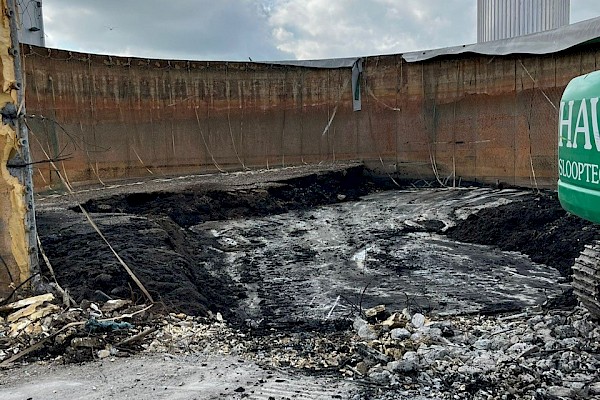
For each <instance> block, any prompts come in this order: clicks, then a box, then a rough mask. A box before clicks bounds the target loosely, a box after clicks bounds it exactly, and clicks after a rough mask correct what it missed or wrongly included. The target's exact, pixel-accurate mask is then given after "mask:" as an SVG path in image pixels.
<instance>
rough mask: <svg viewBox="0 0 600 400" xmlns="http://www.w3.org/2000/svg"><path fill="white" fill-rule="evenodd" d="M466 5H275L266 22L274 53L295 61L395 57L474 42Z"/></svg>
mask: <svg viewBox="0 0 600 400" xmlns="http://www.w3.org/2000/svg"><path fill="white" fill-rule="evenodd" d="M470 3H472V1H470V0H448V1H429V2H424V1H419V0H405V1H397V0H364V1H360V0H278V1H277V0H276V1H275V3H274V5H273V7H272V8H271V11H270V13H269V17H268V22H269V25H270V26H271V29H272V30H271V32H272V34H273V38H274V40H275V43H276V45H277V48H278V49H280V50H282V51H285V52H289V53H292V54H293V55H294V56H295V57H296V58H298V59H305V58H329V57H348V56H361V55H373V54H380V53H400V52H405V51H411V50H418V49H425V48H432V47H443V46H450V45H459V44H463V43H469V42H473V41H474V38H475V29H474V24H473V23H471V24H469V23H467V20H468V19H472V20H473V21H474V19H475V9H474V7H470V8H469V4H470ZM461 9H463V10H466V12H465V11H462V10H461ZM453 25H454V26H460V27H462V28H463V29H462V30H461V29H456V28H452V27H453ZM465 27H466V28H465Z"/></svg>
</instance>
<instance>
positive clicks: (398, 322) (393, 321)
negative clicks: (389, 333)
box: [381, 313, 406, 329]
mask: <svg viewBox="0 0 600 400" xmlns="http://www.w3.org/2000/svg"><path fill="white" fill-rule="evenodd" d="M381 325H382V326H387V327H388V328H390V329H395V328H404V326H406V319H405V318H404V316H403V315H402V314H400V313H393V314H392V315H390V316H389V318H388V319H386V320H385V321H383V322H382V323H381Z"/></svg>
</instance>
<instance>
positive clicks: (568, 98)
mask: <svg viewBox="0 0 600 400" xmlns="http://www.w3.org/2000/svg"><path fill="white" fill-rule="evenodd" d="M599 97H600V71H596V72H592V73H589V74H586V75H582V76H578V77H576V78H574V79H573V80H572V81H571V82H570V83H569V84H568V85H567V88H566V89H565V92H564V93H563V96H562V99H561V101H560V109H559V117H558V198H559V200H560V204H561V206H562V207H563V208H564V209H565V210H567V211H569V212H571V213H573V214H575V215H577V216H579V217H581V218H585V219H587V220H589V221H592V222H596V223H600V131H599V129H600V128H599V127H600V121H599V120H598V117H599V113H600V112H599V110H598V108H599V106H600V104H598V99H599Z"/></svg>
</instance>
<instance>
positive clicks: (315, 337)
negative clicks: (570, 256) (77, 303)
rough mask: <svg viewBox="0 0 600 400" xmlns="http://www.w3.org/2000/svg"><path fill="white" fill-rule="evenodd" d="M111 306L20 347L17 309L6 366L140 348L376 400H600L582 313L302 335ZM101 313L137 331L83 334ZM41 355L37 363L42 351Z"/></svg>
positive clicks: (53, 316) (599, 339)
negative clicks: (323, 382)
mask: <svg viewBox="0 0 600 400" xmlns="http://www.w3.org/2000/svg"><path fill="white" fill-rule="evenodd" d="M23 304H28V305H23ZM31 304H37V303H36V302H33V303H21V305H22V306H21V308H20V309H18V310H21V309H25V308H27V307H29V306H31ZM44 304H45V305H44ZM114 304H115V303H111V304H109V305H108V306H107V305H106V303H105V304H104V305H98V304H96V306H97V307H91V306H89V307H88V308H86V309H85V310H84V309H66V310H62V309H55V310H54V311H53V312H52V313H50V314H48V315H46V316H45V317H41V318H39V319H37V320H36V321H34V322H33V324H37V325H36V326H39V327H40V328H39V330H37V331H31V332H29V331H22V332H21V333H20V334H19V336H18V340H16V339H13V338H11V336H10V334H9V333H10V332H11V326H13V325H14V324H16V323H19V322H20V321H22V320H28V318H30V317H31V316H32V315H34V313H30V314H28V312H22V317H21V318H19V319H18V320H17V321H13V318H11V319H10V321H9V319H8V316H9V315H12V314H13V313H14V312H16V311H18V310H15V309H12V308H11V309H10V310H9V309H6V308H5V310H6V311H5V312H4V315H2V318H3V322H2V324H1V325H0V360H4V361H6V360H11V357H13V356H14V355H16V354H19V353H20V352H23V351H24V350H25V349H26V348H27V346H34V345H35V344H36V343H38V342H39V341H40V340H41V338H49V339H48V340H47V341H46V342H45V345H44V349H45V354H46V356H47V357H48V356H49V355H50V354H52V357H55V358H57V359H58V360H60V361H65V362H68V361H80V360H83V359H86V358H85V357H87V359H92V358H96V359H107V358H110V357H124V356H127V355H129V354H131V353H132V352H136V351H142V352H147V353H159V354H164V355H165V356H166V357H167V356H168V357H176V356H178V355H184V356H187V355H198V354H206V353H210V354H217V355H229V356H231V355H233V356H236V357H239V359H240V360H248V361H253V362H255V363H258V364H260V365H263V366H265V367H266V368H296V369H301V370H309V371H312V372H315V371H322V372H327V373H329V374H331V373H337V374H339V376H340V377H341V378H345V379H352V380H363V381H367V382H368V383H370V386H369V387H374V388H379V389H374V390H376V391H377V393H378V395H377V397H376V398H378V399H379V398H381V399H386V398H388V397H385V396H386V394H385V393H395V394H399V393H401V394H402V396H404V397H402V396H401V397H394V396H395V395H394V396H392V395H391V394H390V396H392V397H389V398H390V399H392V398H430V399H433V398H435V399H511V398H531V399H567V398H581V399H589V398H597V396H598V395H599V394H600V384H598V382H599V381H600V380H599V376H598V372H597V371H598V369H599V368H600V358H598V357H597V354H598V353H599V351H600V327H599V326H598V325H596V324H595V323H594V322H593V321H592V320H591V318H590V316H589V314H588V313H587V311H586V310H585V309H583V308H579V307H576V308H574V309H572V310H568V311H565V310H544V309H542V308H541V307H533V308H528V309H525V310H523V312H521V313H520V314H512V315H506V314H505V315H490V316H481V315H462V316H460V315H459V316H446V317H440V316H439V315H425V314H421V313H414V314H412V313H411V312H410V311H409V310H402V311H399V312H396V313H392V314H391V315H390V316H389V317H388V318H387V319H385V320H382V321H381V322H371V323H370V322H368V321H365V320H364V319H362V318H355V319H354V320H353V323H352V326H351V328H350V329H349V330H344V329H341V330H340V329H334V330H327V329H316V330H314V331H307V330H304V331H299V332H294V331H288V330H269V329H265V330H262V331H260V330H253V329H250V328H248V327H246V326H244V327H243V328H240V329H237V328H234V327H233V326H232V325H231V324H230V323H229V322H228V321H227V320H226V319H224V318H223V317H222V316H221V315H219V317H218V318H217V317H216V316H214V317H210V318H205V317H192V316H188V315H185V314H182V313H179V314H175V313H171V314H150V313H149V312H148V311H147V309H146V308H145V307H144V306H134V305H132V304H124V303H123V304H122V305H123V308H120V309H119V310H117V309H116V308H112V307H114ZM41 307H42V308H41V309H45V308H47V307H48V304H47V303H42V305H41ZM55 307H57V306H55ZM57 308H58V307H57ZM96 309H100V310H103V311H102V312H103V313H104V318H108V319H109V320H110V319H112V321H114V322H128V323H130V324H132V327H131V329H127V330H115V331H108V332H97V333H90V332H87V331H85V329H84V326H85V324H86V322H87V321H88V320H89V318H90V315H92V314H94V313H95V312H96V311H95V310H96ZM109 309H112V310H113V311H108V310H109ZM39 310H40V309H38V308H36V311H35V312H38V311H39ZM381 312H382V311H377V312H376V313H375V314H373V315H378V314H380V313H381ZM136 313H137V314H136ZM122 319H126V321H122ZM11 321H13V322H11ZM125 344H126V345H125ZM38 350H40V349H39V348H38ZM42 350H43V349H42ZM36 354H37V356H36V357H40V355H39V354H40V352H39V351H38V352H37V353H36ZM2 364H4V362H3V363H2ZM2 364H0V365H2ZM5 365H6V364H5ZM367 398H368V397H367ZM373 398H375V397H373Z"/></svg>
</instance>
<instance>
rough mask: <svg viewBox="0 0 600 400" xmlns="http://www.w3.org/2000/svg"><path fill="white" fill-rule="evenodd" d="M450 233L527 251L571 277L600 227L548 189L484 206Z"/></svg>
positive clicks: (467, 238) (524, 252) (531, 256)
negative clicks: (568, 209) (569, 208)
mask: <svg viewBox="0 0 600 400" xmlns="http://www.w3.org/2000/svg"><path fill="white" fill-rule="evenodd" d="M446 234H447V235H448V236H449V237H450V238H452V239H455V240H460V241H463V242H468V243H478V244H486V245H493V246H498V247H499V248H501V249H502V250H508V251H518V252H521V253H523V254H527V255H528V256H529V257H530V258H531V260H533V261H535V262H537V263H542V264H546V265H549V266H551V267H554V268H556V269H558V270H559V271H560V272H561V274H562V275H563V276H565V277H570V275H571V267H572V266H573V263H574V261H575V258H577V257H578V256H579V253H580V252H581V251H582V250H583V248H584V246H585V245H586V244H588V243H591V242H592V241H593V240H595V239H598V238H600V227H598V226H597V225H595V224H592V223H591V222H588V221H585V220H583V219H581V218H579V217H576V216H574V215H572V214H569V213H567V212H566V211H565V210H563V209H562V207H561V206H560V203H559V202H558V197H557V195H556V194H555V193H550V192H544V193H540V194H538V195H533V194H532V195H530V196H525V197H524V198H523V200H522V201H515V202H512V203H509V204H505V205H502V206H499V207H495V208H486V209H483V210H481V211H479V212H478V213H476V214H473V215H470V216H469V217H468V218H467V219H466V220H463V221H461V222H459V223H458V224H457V225H456V226H454V227H452V228H450V229H448V231H447V232H446Z"/></svg>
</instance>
